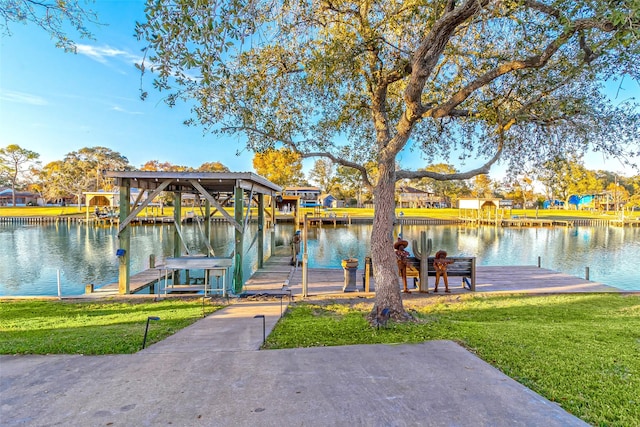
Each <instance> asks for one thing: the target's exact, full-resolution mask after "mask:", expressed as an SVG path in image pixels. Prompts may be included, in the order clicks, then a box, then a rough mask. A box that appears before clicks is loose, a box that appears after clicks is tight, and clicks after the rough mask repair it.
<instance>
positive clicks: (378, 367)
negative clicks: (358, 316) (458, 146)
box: [0, 298, 586, 427]
mask: <svg viewBox="0 0 640 427" xmlns="http://www.w3.org/2000/svg"><path fill="white" fill-rule="evenodd" d="M286 303H287V300H286V298H285V299H284V301H283V302H282V304H283V308H284V307H286ZM280 310H281V302H280V301H276V302H261V301H254V302H252V301H245V302H240V303H237V304H233V305H231V306H229V307H227V308H225V309H223V310H220V311H218V312H216V313H213V314H212V315H209V316H208V317H206V318H204V319H202V320H200V321H198V322H196V323H195V324H193V325H191V326H189V327H187V328H185V329H183V330H181V331H179V332H178V333H176V334H175V335H173V336H172V337H169V338H167V339H166V340H164V341H162V342H159V343H157V344H154V345H151V346H149V347H147V348H146V349H145V350H143V351H140V352H138V353H137V354H132V355H114V356H79V355H78V356H0V425H2V426H52V425H60V426H83V427H84V426H160V425H172V426H345V425H352V426H509V427H511V426H584V425H586V424H585V423H583V422H582V421H581V420H579V419H577V418H575V417H573V416H571V415H569V414H568V413H567V412H565V411H564V410H562V409H561V408H560V407H559V406H557V405H556V404H554V403H552V402H549V401H548V400H546V399H543V398H542V397H540V396H539V395H537V394H535V393H533V392H532V391H531V390H529V389H527V388H526V387H524V386H522V385H520V384H518V383H517V382H516V381H514V380H512V379H510V378H509V377H507V376H505V375H503V374H502V373H500V372H499V371H498V370H496V369H495V368H493V367H492V366H490V365H489V364H487V363H485V362H483V361H482V360H480V359H479V358H477V357H476V356H474V355H473V354H471V353H469V352H468V351H466V350H465V349H463V348H462V347H460V346H458V345H457V344H455V343H453V342H450V341H430V342H425V343H422V344H414V345H407V344H403V345H355V346H343V347H319V348H299V349H290V350H264V351H258V350H257V349H258V348H259V347H260V345H261V344H262V340H263V329H262V318H261V317H259V318H256V317H255V316H256V315H264V316H265V317H264V320H265V323H264V325H265V333H266V334H268V333H269V332H270V331H271V329H272V328H273V326H274V325H275V323H276V322H277V320H278V319H279V317H280ZM372 333H380V334H384V333H385V330H379V331H373V332H372Z"/></svg>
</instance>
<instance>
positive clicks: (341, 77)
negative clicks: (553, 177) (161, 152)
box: [137, 0, 640, 317]
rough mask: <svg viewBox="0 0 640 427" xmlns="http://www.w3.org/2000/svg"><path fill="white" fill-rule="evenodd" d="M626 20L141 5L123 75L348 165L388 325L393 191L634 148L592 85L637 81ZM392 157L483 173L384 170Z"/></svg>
mask: <svg viewBox="0 0 640 427" xmlns="http://www.w3.org/2000/svg"><path fill="white" fill-rule="evenodd" d="M639 12H640V3H639V2H638V0H615V1H602V2H594V1H590V0H577V1H568V0H512V1H504V0H460V1H457V2H456V1H454V0H425V1H421V2H415V1H411V0H391V1H376V0H359V1H350V0H341V1H333V0H320V1H317V2H303V1H299V2H288V1H286V2H282V1H277V0H275V1H273V0H271V1H254V2H249V3H237V2H232V1H226V0H219V1H212V2H209V3H207V4H203V3H202V2H191V1H177V2H176V1H174V0H154V1H150V2H149V3H148V7H147V9H146V21H145V22H143V23H139V24H138V25H137V34H138V36H139V37H140V38H144V39H146V40H147V41H148V51H147V54H148V57H147V61H146V62H145V63H143V64H139V67H140V69H141V70H142V72H145V71H146V67H147V66H149V64H151V65H150V67H151V68H152V70H153V71H154V72H155V73H156V74H155V79H154V83H153V84H154V86H155V87H156V88H157V89H159V90H161V91H165V92H167V96H166V99H167V102H168V103H169V104H171V105H172V104H173V103H175V102H176V101H177V100H179V99H181V98H182V99H185V100H188V101H189V102H193V103H194V107H193V113H194V117H193V118H192V119H191V120H190V121H189V122H188V123H191V124H194V125H199V126H203V127H204V128H205V129H206V130H211V131H213V132H219V133H241V134H243V135H244V136H245V137H246V144H247V146H248V148H250V149H253V150H255V151H264V150H266V149H271V148H276V147H283V146H284V147H287V148H288V149H290V150H292V151H295V152H297V153H300V155H301V156H303V157H317V156H322V157H325V158H328V159H330V160H332V161H333V162H334V163H335V164H337V165H341V166H343V167H350V168H354V169H356V170H358V171H360V173H361V174H362V179H363V182H364V185H366V186H370V187H372V188H373V190H374V192H373V193H374V201H375V209H376V215H375V219H374V226H373V232H372V240H371V245H372V258H373V265H374V274H375V277H376V286H377V289H376V307H374V311H372V313H375V311H376V310H377V309H378V307H380V306H384V307H389V308H390V309H391V311H392V313H393V314H394V316H396V317H403V316H404V315H405V312H404V309H403V308H402V302H401V299H400V293H399V289H398V286H397V276H396V269H395V260H394V255H393V251H392V234H393V220H394V191H393V190H394V186H395V182H396V181H397V180H399V179H405V178H407V179H418V178H423V177H429V178H434V179H437V180H450V179H467V178H471V177H473V176H476V175H479V174H485V173H487V172H488V171H489V169H490V167H491V166H492V165H493V164H494V163H495V162H496V161H498V160H499V159H504V160H505V161H507V162H509V164H510V165H511V166H512V167H513V168H515V169H518V168H521V167H524V166H529V167H531V166H532V165H533V164H542V163H543V162H544V161H547V160H549V159H555V158H557V157H559V156H562V155H563V154H565V153H568V152H570V153H575V154H578V155H580V154H581V153H584V152H585V150H587V148H591V149H593V150H596V151H604V152H606V153H608V154H610V155H614V156H619V157H623V158H624V157H626V156H632V155H634V154H637V153H638V152H639V151H640V149H639V148H638V145H639V141H638V139H637V134H638V122H639V120H638V114H639V113H638V110H637V106H636V105H633V104H630V103H623V104H619V105H612V104H611V103H610V102H609V100H608V99H607V98H606V97H605V96H604V95H603V92H602V88H603V86H602V81H603V79H605V78H609V79H611V78H616V77H618V78H622V77H626V76H628V77H630V78H633V79H636V80H637V79H638V78H640V63H639V62H640V61H639V59H640V55H639V53H640V51H639V48H640V25H639V24H640V14H639ZM143 95H144V93H143ZM406 149H409V150H413V152H414V153H415V155H416V156H420V158H422V159H424V160H425V162H431V160H433V159H434V158H436V157H440V156H442V157H444V158H448V157H449V156H456V157H457V158H458V161H459V162H461V163H462V162H464V161H465V160H466V159H469V158H471V157H479V158H480V159H483V161H484V165H483V166H481V167H478V168H475V169H471V170H466V171H462V172H456V173H453V174H449V173H445V174H442V173H438V172H433V171H428V170H426V169H424V168H423V169H422V170H415V171H412V170H405V169H403V168H400V169H398V168H397V167H396V158H397V156H398V154H399V153H400V151H402V150H406ZM367 161H373V162H375V163H376V164H377V178H375V179H374V178H372V177H370V176H369V174H368V173H367V169H366V168H365V167H364V165H365V164H366V162H367ZM455 166H456V169H460V168H459V165H455Z"/></svg>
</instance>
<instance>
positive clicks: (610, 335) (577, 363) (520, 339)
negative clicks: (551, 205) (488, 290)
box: [265, 294, 640, 426]
mask: <svg viewBox="0 0 640 427" xmlns="http://www.w3.org/2000/svg"><path fill="white" fill-rule="evenodd" d="M427 301H429V304H427V305H425V306H421V307H420V306H414V307H412V306H410V305H409V303H407V308H408V309H410V310H411V312H412V313H413V314H414V317H415V318H416V322H410V323H400V324H398V323H391V324H390V325H388V328H386V329H380V330H377V329H372V328H371V327H370V326H369V325H368V324H367V322H366V319H365V316H366V314H367V313H368V312H369V310H370V305H368V304H362V303H361V305H355V306H347V305H344V304H329V305H325V304H323V305H318V304H313V303H308V304H306V303H302V304H297V305H296V306H294V307H292V308H291V309H290V310H289V311H288V312H287V314H286V315H285V317H284V318H283V319H282V320H281V321H280V322H279V324H278V325H277V327H276V328H275V330H274V331H273V332H272V333H271V334H270V335H269V337H268V339H267V342H266V344H265V347H266V348H291V347H313V346H333V345H347V344H373V343H414V342H423V341H426V340H439V339H448V340H454V341H456V342H458V343H460V344H461V345H463V346H464V347H466V348H467V349H469V350H470V351H472V352H473V353H475V354H477V355H478V356H479V357H480V358H482V359H483V360H485V361H487V362H488V363H490V364H492V365H494V366H495V367H497V368H498V369H500V370H501V371H502V372H504V373H505V374H506V375H508V376H510V377H511V378H514V379H515V380H517V381H519V382H520V383H522V384H524V385H525V386H527V387H529V388H531V389H532V390H534V391H535V392H537V393H539V394H541V395H543V396H545V397H546V398H547V399H549V400H551V401H553V402H557V403H558V404H559V405H561V406H562V407H563V408H564V409H566V410H567V411H569V412H570V413H572V414H574V415H576V416H578V417H580V418H581V419H583V420H584V421H586V422H588V423H590V424H592V425H600V426H638V425H640V296H620V295H608V294H589V295H575V294H574V295H553V296H469V297H454V298H446V297H435V298H429V299H428V300H427Z"/></svg>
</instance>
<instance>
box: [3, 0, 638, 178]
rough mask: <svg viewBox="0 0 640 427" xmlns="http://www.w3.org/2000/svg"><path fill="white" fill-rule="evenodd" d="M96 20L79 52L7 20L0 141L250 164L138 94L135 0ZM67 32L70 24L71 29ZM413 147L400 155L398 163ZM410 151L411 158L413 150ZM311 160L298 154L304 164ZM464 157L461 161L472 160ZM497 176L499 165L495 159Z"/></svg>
mask: <svg viewBox="0 0 640 427" xmlns="http://www.w3.org/2000/svg"><path fill="white" fill-rule="evenodd" d="M91 7H92V8H93V9H94V10H95V11H96V12H97V13H98V16H99V20H100V22H102V23H104V24H105V25H102V26H95V25H94V26H91V27H90V30H91V31H92V32H93V34H94V36H95V40H87V39H78V38H74V40H75V41H76V42H77V44H78V53H77V54H75V55H74V54H69V53H65V52H64V51H63V50H61V49H57V48H56V47H55V43H54V42H53V41H52V40H51V39H50V38H49V36H48V34H47V33H45V32H44V31H43V30H41V29H39V28H38V27H36V26H34V25H26V26H25V25H21V24H15V23H13V24H12V25H10V27H9V29H10V30H11V32H12V35H11V36H0V121H1V122H0V147H6V146H7V145H9V144H18V145H20V146H21V147H23V148H26V149H29V150H32V151H35V152H37V153H39V154H40V160H41V161H42V163H43V164H46V163H48V162H51V161H54V160H60V159H62V158H63V157H64V156H65V155H66V154H67V153H69V152H72V151H77V150H79V149H80V148H83V147H94V146H104V147H108V148H110V149H112V150H114V151H117V152H119V153H120V154H122V155H124V156H125V157H127V158H128V159H129V161H130V163H131V164H132V165H133V166H135V167H140V166H141V165H142V164H143V163H145V162H146V161H148V160H159V161H161V162H164V161H168V162H170V163H173V164H179V165H186V166H192V167H197V166H199V165H201V164H202V163H204V162H212V161H219V162H222V163H223V164H224V165H226V166H227V167H229V168H230V169H231V170H232V171H237V172H244V171H252V170H253V167H252V159H253V153H251V152H247V151H246V150H244V151H242V152H241V154H240V155H239V156H238V155H236V152H237V151H239V150H243V148H244V144H243V143H242V139H241V138H229V139H226V140H219V139H218V138H217V137H215V136H214V135H211V134H205V135H203V133H202V130H201V129H199V128H194V127H187V126H185V125H183V121H184V120H185V119H187V118H189V117H190V112H189V110H188V108H187V107H186V106H185V105H183V104H178V106H176V107H174V108H169V107H167V106H166V105H165V104H164V103H163V102H162V99H161V96H162V95H161V94H160V93H158V92H156V91H154V90H153V88H152V87H151V79H150V76H149V75H147V76H146V77H145V81H144V89H145V90H148V92H149V98H148V99H147V100H146V101H141V100H140V99H139V96H138V95H139V89H140V74H139V72H138V70H137V69H136V68H135V67H134V63H135V62H136V61H138V60H139V58H140V56H141V50H140V49H141V48H142V47H143V44H142V43H140V42H138V41H137V40H136V39H135V37H134V36H133V34H134V26H135V21H136V20H142V19H143V17H144V15H143V8H144V3H143V2H142V1H133V0H131V1H130V0H110V1H100V0H98V1H97V2H96V3H93V4H92V5H91ZM71 35H72V36H75V34H73V33H71ZM624 88H625V90H624V91H623V94H622V95H621V97H622V96H624V97H630V96H633V95H634V94H635V95H636V96H638V95H640V86H639V85H638V82H633V81H630V80H628V81H626V82H625V84H624ZM417 157H418V156H415V155H414V154H411V153H407V154H404V155H401V156H400V158H399V161H400V163H401V164H402V165H403V166H405V167H406V166H409V167H412V168H415V167H424V166H426V164H421V163H419V164H410V165H406V164H405V163H406V162H408V161H409V160H413V159H417ZM414 161H415V160H414ZM312 163H313V161H312V160H309V161H306V162H305V167H306V169H307V170H308V167H309V166H310V165H311V164H312ZM475 166H476V165H474V164H472V163H471V162H469V163H468V164H467V165H466V167H475ZM586 166H587V167H588V168H590V169H602V168H604V169H609V170H612V171H615V172H621V173H625V172H626V174H631V173H630V171H625V170H624V168H623V166H622V165H621V164H620V162H618V161H617V160H610V159H604V158H603V157H602V156H590V157H589V158H587V159H586ZM494 169H496V170H495V172H492V174H491V176H492V177H493V178H496V177H497V175H499V174H500V172H501V169H500V167H499V166H498V167H497V168H495V167H494Z"/></svg>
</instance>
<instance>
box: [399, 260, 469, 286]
mask: <svg viewBox="0 0 640 427" xmlns="http://www.w3.org/2000/svg"><path fill="white" fill-rule="evenodd" d="M434 259H435V258H434V257H429V258H428V262H427V277H428V276H433V277H435V275H436V270H435V268H433V260H434ZM447 259H448V260H451V261H453V264H449V266H448V267H447V276H448V277H452V276H453V277H462V286H463V287H466V288H467V289H469V290H470V291H475V290H476V257H447ZM420 274H421V271H420V260H419V259H418V258H416V257H409V265H408V266H407V277H413V279H414V281H415V280H419V279H420Z"/></svg>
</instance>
